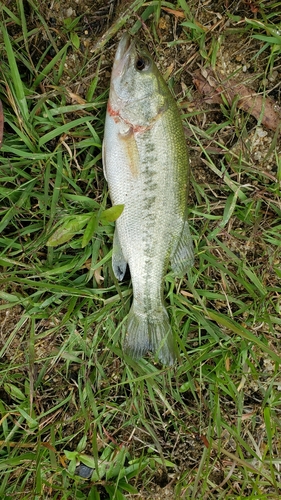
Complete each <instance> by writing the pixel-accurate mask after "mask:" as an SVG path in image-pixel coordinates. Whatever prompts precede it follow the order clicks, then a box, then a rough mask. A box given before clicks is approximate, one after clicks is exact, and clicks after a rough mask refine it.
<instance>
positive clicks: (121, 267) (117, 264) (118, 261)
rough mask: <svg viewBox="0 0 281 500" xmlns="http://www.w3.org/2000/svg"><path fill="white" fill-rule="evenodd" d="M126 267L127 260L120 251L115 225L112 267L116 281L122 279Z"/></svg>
mask: <svg viewBox="0 0 281 500" xmlns="http://www.w3.org/2000/svg"><path fill="white" fill-rule="evenodd" d="M126 268H127V262H126V260H125V257H124V255H123V252H122V248H121V245H120V241H119V236H118V232H117V227H115V232H114V237H113V252H112V269H113V272H114V274H115V276H116V278H117V279H118V281H122V279H123V278H124V276H125V272H126Z"/></svg>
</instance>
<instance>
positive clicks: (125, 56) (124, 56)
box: [112, 33, 136, 78]
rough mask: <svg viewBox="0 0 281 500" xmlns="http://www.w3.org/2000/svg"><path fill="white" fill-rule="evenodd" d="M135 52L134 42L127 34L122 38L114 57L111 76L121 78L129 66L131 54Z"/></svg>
mask: <svg viewBox="0 0 281 500" xmlns="http://www.w3.org/2000/svg"><path fill="white" fill-rule="evenodd" d="M135 50H136V46H135V42H134V40H132V39H131V37H130V35H129V34H128V33H124V35H123V36H122V38H121V40H120V42H119V44H118V47H117V51H116V55H115V59H114V63H113V69H112V76H113V78H116V77H117V78H118V77H121V76H122V75H123V74H124V72H125V70H126V68H127V67H128V65H129V62H130V59H131V56H132V53H133V52H134V51H135Z"/></svg>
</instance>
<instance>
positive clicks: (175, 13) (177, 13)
mask: <svg viewBox="0 0 281 500" xmlns="http://www.w3.org/2000/svg"><path fill="white" fill-rule="evenodd" d="M161 9H162V10H164V11H165V12H168V14H172V15H173V16H175V17H181V18H182V19H184V18H185V13H184V12H183V11H182V10H174V9H169V7H161Z"/></svg>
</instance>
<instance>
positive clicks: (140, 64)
mask: <svg viewBox="0 0 281 500" xmlns="http://www.w3.org/2000/svg"><path fill="white" fill-rule="evenodd" d="M147 67H148V61H147V60H146V59H145V58H144V57H141V56H139V57H138V58H137V60H136V64H135V68H136V69H137V70H138V71H143V70H144V69H146V68H147Z"/></svg>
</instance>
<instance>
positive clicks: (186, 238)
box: [171, 221, 194, 277]
mask: <svg viewBox="0 0 281 500" xmlns="http://www.w3.org/2000/svg"><path fill="white" fill-rule="evenodd" d="M193 262H194V255H193V243H192V237H191V234H190V230H189V225H188V222H187V221H185V223H184V226H183V230H182V234H181V237H180V239H179V241H178V242H177V245H175V246H174V248H173V250H172V253H171V267H172V271H173V272H174V273H175V275H176V276H179V277H180V276H183V275H184V274H186V273H187V271H189V269H190V268H191V267H192V266H193Z"/></svg>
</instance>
